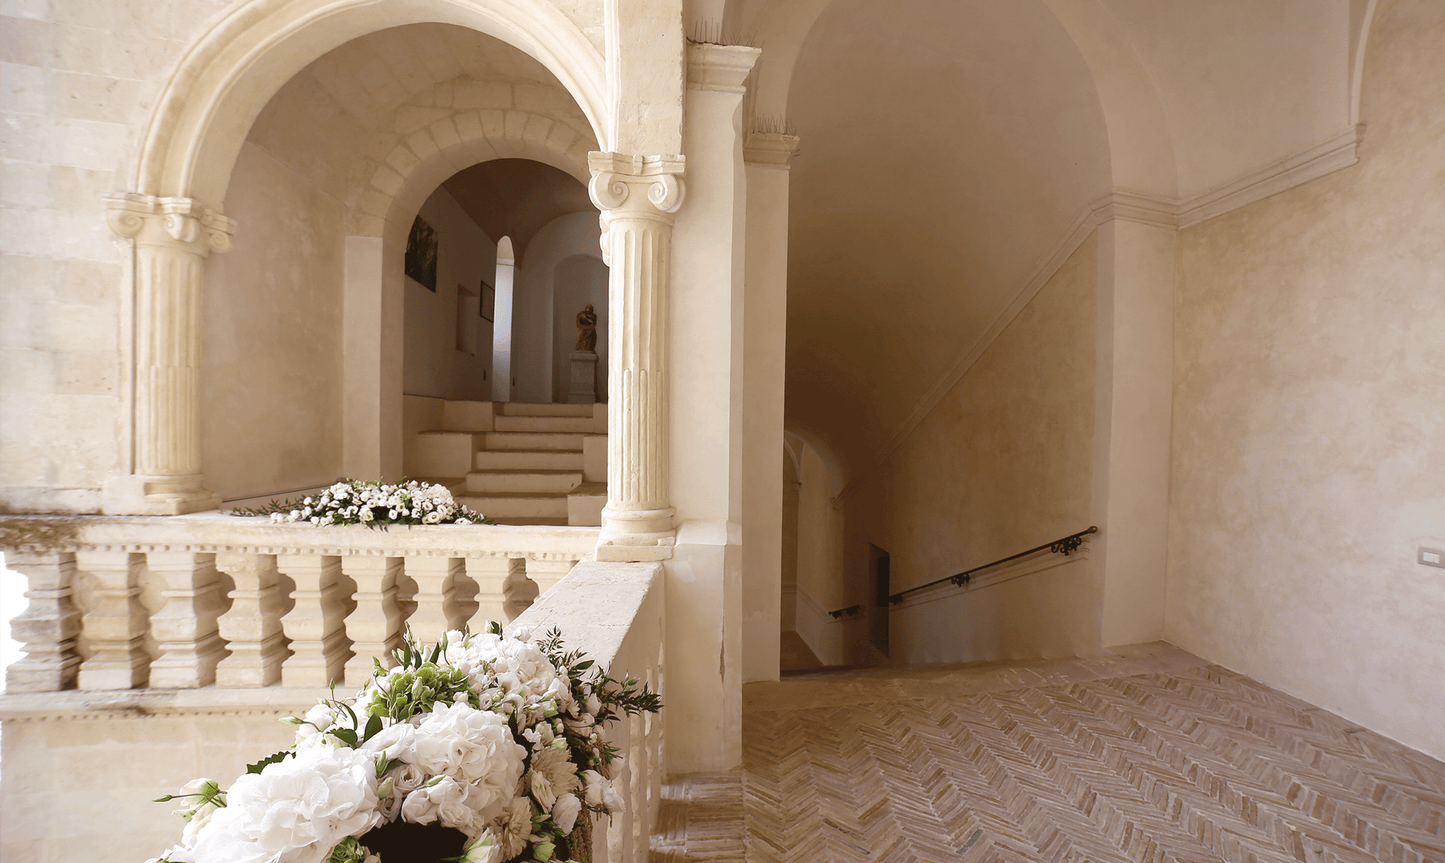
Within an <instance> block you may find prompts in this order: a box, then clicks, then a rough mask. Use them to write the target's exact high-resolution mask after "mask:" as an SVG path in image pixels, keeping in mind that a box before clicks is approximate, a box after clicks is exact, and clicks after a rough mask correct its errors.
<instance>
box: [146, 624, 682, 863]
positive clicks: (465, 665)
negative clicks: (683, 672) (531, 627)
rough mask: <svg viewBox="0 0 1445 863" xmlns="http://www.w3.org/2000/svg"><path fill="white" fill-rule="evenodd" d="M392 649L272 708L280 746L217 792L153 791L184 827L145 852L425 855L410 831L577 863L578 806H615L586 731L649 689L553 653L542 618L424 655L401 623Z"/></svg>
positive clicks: (189, 859) (221, 862) (472, 854)
mask: <svg viewBox="0 0 1445 863" xmlns="http://www.w3.org/2000/svg"><path fill="white" fill-rule="evenodd" d="M395 657H396V660H397V664H396V666H395V667H394V668H392V669H390V670H387V669H384V668H383V667H382V665H381V663H380V662H379V661H377V662H376V663H375V671H374V673H373V674H372V678H371V680H370V681H369V682H368V683H367V684H366V685H365V686H363V687H362V688H361V690H360V691H359V692H358V693H357V694H356V695H355V696H354V697H352V698H349V699H342V700H337V699H336V698H335V697H334V696H333V697H332V698H330V699H326V700H323V701H322V702H320V703H319V704H317V705H316V706H315V707H313V708H311V709H310V710H309V711H307V712H306V714H305V715H304V716H302V717H297V718H292V719H288V720H287V721H288V722H290V723H292V724H294V725H295V726H296V743H295V745H294V746H292V747H291V748H290V749H287V750H284V751H282V752H278V753H276V754H275V755H272V756H271V757H270V758H266V759H264V760H262V761H259V762H257V763H255V764H252V765H250V767H248V768H247V773H246V775H245V776H242V777H240V778H239V779H237V780H236V782H235V783H234V784H233V785H232V786H231V787H230V788H229V789H228V790H226V791H222V790H221V788H220V786H219V784H218V783H216V782H215V781H213V780H210V779H198V780H195V781H194V782H192V783H190V784H188V785H186V786H185V787H184V788H182V789H181V791H180V792H179V793H177V794H173V795H169V796H166V797H162V798H160V800H161V801H168V800H178V801H183V805H182V806H181V808H179V809H177V810H175V814H176V815H178V816H180V817H182V818H183V819H185V820H186V821H187V825H186V828H185V831H184V833H183V835H182V838H181V843H180V844H179V845H176V846H175V847H173V848H171V849H170V850H169V851H167V852H166V853H165V854H163V855H161V856H160V857H158V858H155V859H154V860H152V861H151V863H394V861H388V860H387V859H385V858H386V857H387V856H388V855H389V854H393V853H396V852H394V851H393V850H392V849H403V848H404V849H405V850H404V852H402V853H403V854H404V857H398V859H406V860H412V859H424V858H425V856H426V855H427V854H428V853H431V852H429V851H426V850H422V851H421V852H420V853H417V852H418V847H419V846H418V837H422V839H423V840H424V841H422V842H421V845H424V846H426V847H427V848H432V847H435V848H446V847H447V844H446V843H447V841H448V839H447V837H452V838H451V839H450V841H451V842H452V843H453V844H452V846H451V849H450V850H451V852H452V854H453V856H450V857H445V858H443V857H442V856H441V855H442V854H443V853H445V852H444V851H438V852H436V853H435V854H434V855H433V856H434V859H452V860H457V861H459V863H503V861H508V863H510V861H536V863H549V861H558V863H560V861H561V860H562V859H563V858H564V855H565V856H566V857H567V858H581V860H582V861H584V863H585V861H586V860H587V859H589V858H590V835H591V830H590V827H591V817H592V815H594V814H606V813H610V812H616V811H620V810H621V809H622V807H623V801H622V798H621V796H620V795H619V794H618V793H617V791H616V789H614V788H613V787H612V783H611V781H610V780H609V779H608V778H607V777H608V776H610V775H611V772H612V769H613V768H614V767H615V766H616V765H617V763H618V761H619V759H620V757H621V756H619V755H618V753H617V751H616V749H614V748H613V747H612V746H611V745H610V744H608V743H606V742H605V741H603V739H602V735H601V729H602V727H603V725H604V724H605V723H607V722H609V721H613V720H615V719H617V718H619V717H621V716H623V715H625V714H635V713H639V712H654V713H655V712H657V711H658V710H660V709H661V707H662V705H661V701H660V700H659V699H658V696H657V694H656V693H654V692H652V691H651V690H650V689H649V688H647V687H646V686H642V685H640V684H639V683H638V681H636V680H634V679H632V678H627V679H625V680H623V681H616V680H613V679H611V678H610V677H608V676H607V675H606V674H605V673H603V672H602V671H601V670H600V669H598V668H596V667H595V666H594V664H593V662H592V661H591V660H589V659H586V658H584V657H583V656H582V655H581V654H579V653H577V652H576V651H573V652H565V651H563V649H562V641H561V635H560V633H558V632H557V631H555V630H553V631H552V632H550V633H548V634H547V635H546V636H545V637H544V638H542V639H540V640H532V639H531V638H530V634H529V633H526V632H519V633H517V634H514V635H503V634H502V632H501V627H500V626H499V625H497V624H495V623H493V624H489V625H488V630H487V632H485V633H482V634H477V635H468V634H466V633H464V632H459V631H453V632H449V633H447V635H446V637H445V638H444V639H443V640H442V641H441V642H440V643H439V644H437V645H436V646H435V647H434V648H433V649H432V650H431V651H430V653H429V654H428V653H426V652H424V651H423V649H422V648H421V647H420V646H419V645H418V644H417V643H416V642H415V640H414V639H413V638H412V637H411V634H410V632H408V633H407V636H406V640H405V643H404V645H403V646H402V648H401V649H399V650H397V651H396V653H395ZM406 825H418V826H417V827H408V826H406ZM403 828H404V829H405V830H408V831H410V832H409V833H408V834H407V835H406V837H405V838H404V839H402V840H400V841H402V842H404V843H405V844H398V841H399V840H398V838H397V836H398V833H397V831H398V830H400V829H403ZM389 831H390V832H389ZM418 831H421V832H418ZM451 831H456V832H455V833H453V832H451ZM433 840H435V841H433ZM428 843H431V844H428Z"/></svg>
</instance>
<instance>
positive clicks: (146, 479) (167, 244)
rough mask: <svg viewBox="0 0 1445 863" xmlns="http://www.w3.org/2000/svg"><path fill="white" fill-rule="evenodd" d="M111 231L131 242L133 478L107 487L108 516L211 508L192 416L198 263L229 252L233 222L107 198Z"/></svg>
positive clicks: (185, 207)
mask: <svg viewBox="0 0 1445 863" xmlns="http://www.w3.org/2000/svg"><path fill="white" fill-rule="evenodd" d="M106 203H107V204H108V205H109V206H110V219H109V220H110V226H111V228H112V229H113V230H114V231H115V232H116V233H117V234H119V235H121V236H122V237H127V238H131V239H134V240H135V305H134V316H135V336H134V356H133V365H134V371H135V374H134V385H135V390H134V402H133V406H132V413H133V418H134V423H133V428H132V446H133V450H134V460H133V463H132V466H131V470H130V473H129V474H128V475H124V476H118V477H112V478H111V479H109V480H107V482H106V486H105V512H106V513H108V514H112V515H179V514H181V513H187V512H198V511H201V510H207V509H215V508H216V507H218V506H219V505H220V498H219V497H217V496H216V494H215V493H214V492H211V491H209V490H208V489H206V487H205V480H204V477H202V476H201V440H200V429H199V422H198V413H197V406H196V405H197V384H198V379H197V376H198V374H199V371H200V362H199V353H200V346H199V335H200V320H201V316H200V305H201V263H202V261H204V260H205V258H206V256H207V255H208V254H210V253H211V252H212V251H218V252H224V251H226V250H227V249H229V248H230V247H231V233H232V232H233V231H234V230H235V222H233V221H231V220H230V219H227V218H226V217H225V216H222V215H221V214H219V213H217V212H215V211H213V210H209V209H206V208H205V207H203V206H201V205H200V204H199V203H197V202H196V201H193V200H191V199H190V198H157V197H153V196H148V195H130V194H127V195H112V196H110V197H108V198H106Z"/></svg>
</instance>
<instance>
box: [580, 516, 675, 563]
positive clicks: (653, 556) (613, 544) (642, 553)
mask: <svg viewBox="0 0 1445 863" xmlns="http://www.w3.org/2000/svg"><path fill="white" fill-rule="evenodd" d="M676 513H677V510H675V509H673V508H672V507H667V508H666V509H637V510H616V509H613V508H612V506H611V504H609V505H607V506H605V507H603V508H602V533H601V536H600V537H599V538H598V540H597V559H598V560H605V561H611V562H614V563H626V562H638V561H652V560H667V559H669V558H671V557H672V547H673V545H674V544H675V543H676V542H677V532H676V531H675V530H674V529H673V526H672V517H673V516H674V515H675V514H676Z"/></svg>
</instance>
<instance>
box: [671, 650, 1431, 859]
mask: <svg viewBox="0 0 1445 863" xmlns="http://www.w3.org/2000/svg"><path fill="white" fill-rule="evenodd" d="M743 750H744V755H743V757H744V769H743V773H742V775H741V776H740V777H739V776H737V775H733V776H699V777H688V778H687V779H686V780H683V781H679V782H673V783H669V784H668V785H667V786H666V788H665V790H664V801H663V802H664V806H663V813H662V817H661V822H660V825H659V827H660V830H659V833H658V835H657V836H655V837H654V839H653V854H652V860H653V861H701V860H708V861H717V860H742V859H744V856H743V855H744V853H745V854H746V859H747V860H748V861H749V863H773V861H779V863H780V861H789V863H810V861H817V863H824V861H826V863H855V861H856V863H862V861H877V860H890V861H927V863H933V861H943V860H959V861H999V860H1007V861H1062V860H1069V861H1085V860H1092V861H1101V863H1102V861H1137V860H1150V861H1190V863H1193V861H1235V860H1255V861H1260V863H1265V861H1279V863H1284V861H1296V863H1297V861H1305V863H1314V861H1345V860H1350V861H1360V860H1397V861H1441V860H1445V765H1442V764H1441V763H1440V762H1438V761H1435V760H1433V759H1431V758H1429V757H1427V756H1424V755H1422V754H1420V753H1418V752H1415V751H1414V750H1411V749H1408V748H1406V747H1404V746H1402V745H1400V744H1398V743H1395V742H1394V741H1391V740H1388V739H1386V738H1384V737H1382V736H1380V735H1378V734H1375V733H1373V732H1370V731H1367V730H1365V729H1363V728H1360V727H1359V726H1356V725H1354V724H1353V723H1350V722H1348V721H1346V720H1344V719H1341V718H1340V717H1338V716H1335V715H1334V714H1332V713H1329V712H1328V711H1325V710H1323V709H1321V708H1318V707H1314V706H1312V705H1310V704H1307V703H1305V702H1303V701H1300V700H1298V699H1295V698H1291V697H1290V696H1287V695H1284V694H1282V693H1279V692H1276V691H1274V690H1272V689H1270V688H1268V687H1266V686H1264V685H1262V684H1260V683H1257V682H1255V681H1254V680H1251V679H1250V678H1248V677H1244V676H1243V675H1240V674H1236V673H1234V672H1231V671H1228V670H1227V669H1224V668H1221V667H1219V666H1214V665H1209V664H1208V663H1206V662H1204V661H1203V660H1201V659H1199V658H1198V657H1195V656H1193V655H1191V654H1189V653H1186V652H1184V651H1182V650H1178V649H1176V648H1174V647H1171V646H1169V645H1166V644H1151V645H1141V646H1137V647H1133V648H1127V649H1124V650H1122V651H1121V652H1120V655H1119V656H1117V657H1111V658H1107V659H1099V660H1061V661H1048V662H1029V663H1004V664H991V665H974V666H960V667H954V668H932V669H918V670H879V671H867V672H858V673H853V674H847V675H817V676H813V677H797V678H792V679H789V680H785V681H782V682H780V683H765V684H751V685H749V686H747V687H744V718H743Z"/></svg>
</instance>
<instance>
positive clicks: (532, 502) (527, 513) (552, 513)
mask: <svg viewBox="0 0 1445 863" xmlns="http://www.w3.org/2000/svg"><path fill="white" fill-rule="evenodd" d="M456 500H457V503H460V504H462V505H463V506H466V507H468V508H470V509H473V510H476V511H477V512H479V513H481V514H482V515H484V516H486V517H488V518H491V519H494V520H502V519H506V520H508V521H511V522H512V523H514V524H518V523H520V524H538V523H540V522H534V521H525V519H532V518H545V519H561V520H562V523H564V524H565V523H566V521H567V495H565V494H537V493H529V492H491V493H488V494H465V495H462V496H461V497H458V498H457V499H456ZM517 519H522V520H523V521H516V520H517Z"/></svg>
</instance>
